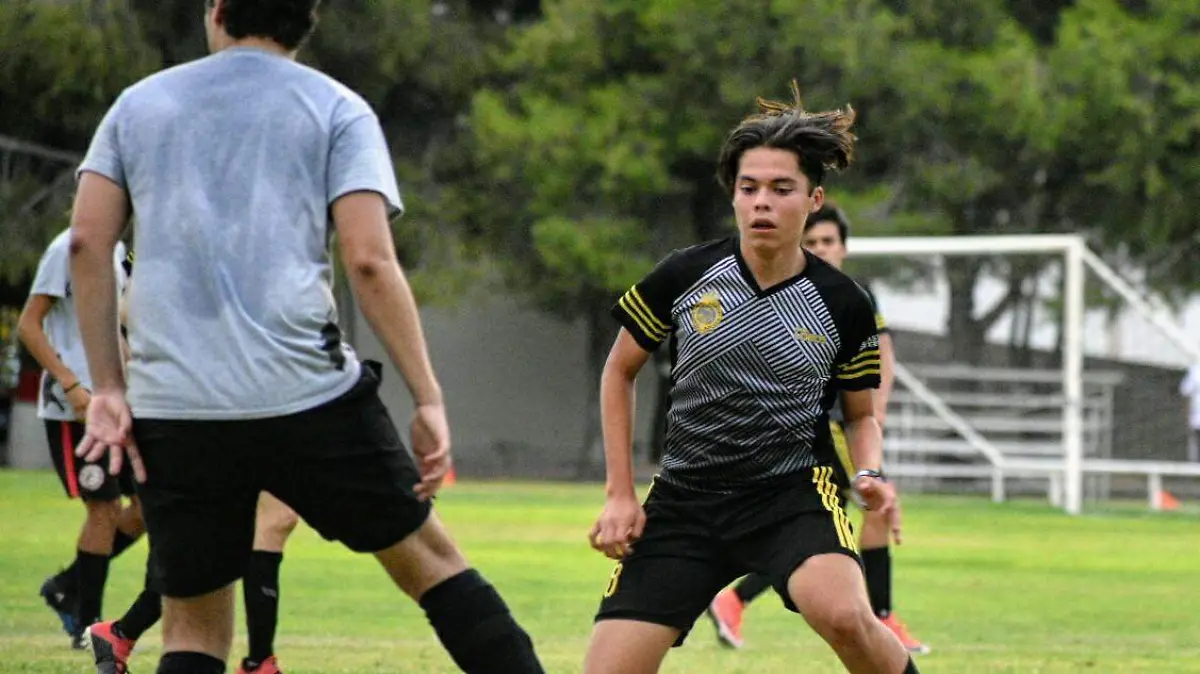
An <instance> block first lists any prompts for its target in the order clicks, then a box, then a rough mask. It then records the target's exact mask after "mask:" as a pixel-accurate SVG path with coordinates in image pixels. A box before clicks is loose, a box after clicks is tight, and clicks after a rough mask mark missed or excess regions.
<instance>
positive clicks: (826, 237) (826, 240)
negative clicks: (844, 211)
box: [804, 220, 846, 269]
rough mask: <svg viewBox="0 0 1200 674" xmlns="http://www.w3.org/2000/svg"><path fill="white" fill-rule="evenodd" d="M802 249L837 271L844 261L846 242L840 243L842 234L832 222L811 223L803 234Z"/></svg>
mask: <svg viewBox="0 0 1200 674" xmlns="http://www.w3.org/2000/svg"><path fill="white" fill-rule="evenodd" d="M804 247H805V248H807V249H808V251H809V252H810V253H812V254H813V255H816V256H817V257H819V258H821V259H822V260H825V261H826V262H828V263H829V264H831V265H833V266H834V267H837V268H838V269H841V268H842V264H843V263H844V262H845V261H846V242H845V241H842V233H841V232H840V231H838V226H837V223H836V222H833V221H832V220H821V221H820V222H815V223H813V226H812V227H809V228H808V231H806V232H804Z"/></svg>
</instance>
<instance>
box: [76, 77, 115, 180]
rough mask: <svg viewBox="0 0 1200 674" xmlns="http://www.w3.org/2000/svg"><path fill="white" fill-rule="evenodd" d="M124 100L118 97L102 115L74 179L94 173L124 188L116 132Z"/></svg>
mask: <svg viewBox="0 0 1200 674" xmlns="http://www.w3.org/2000/svg"><path fill="white" fill-rule="evenodd" d="M123 100H124V99H123V98H122V97H118V98H117V101H116V102H115V103H113V105H112V107H111V108H109V109H108V112H107V113H106V114H105V115H104V119H102V120H100V126H98V127H96V133H95V134H94V135H93V136H92V143H91V145H89V146H88V151H87V155H85V156H84V158H83V163H81V164H80V165H79V169H78V170H77V171H76V172H75V178H76V179H78V178H79V177H80V176H82V175H83V174H84V173H85V172H89V173H96V174H98V175H102V176H104V177H105V178H108V179H109V180H111V181H113V182H114V183H116V184H117V185H119V186H120V187H122V188H124V187H125V161H124V160H123V158H122V157H121V144H120V138H119V135H118V130H119V127H120V123H121V102H122V101H123Z"/></svg>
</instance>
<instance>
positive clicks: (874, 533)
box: [859, 510, 929, 653]
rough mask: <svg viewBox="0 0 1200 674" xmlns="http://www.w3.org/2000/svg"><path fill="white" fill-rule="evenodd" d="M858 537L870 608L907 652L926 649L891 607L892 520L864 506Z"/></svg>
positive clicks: (923, 651)
mask: <svg viewBox="0 0 1200 674" xmlns="http://www.w3.org/2000/svg"><path fill="white" fill-rule="evenodd" d="M859 541H860V546H861V549H862V561H863V570H864V571H865V572H866V578H867V597H868V598H869V599H870V602H871V610H872V611H873V612H874V613H875V615H876V617H878V618H879V619H880V620H881V621H883V624H884V625H885V626H887V628H888V629H889V630H891V631H892V633H893V634H895V635H896V638H898V639H899V640H900V643H902V644H904V647H905V648H906V649H908V652H910V653H928V652H929V647H928V646H926V645H925V644H923V643H921V642H920V641H918V640H917V638H916V637H914V636H913V635H912V634H910V633H909V631H908V627H907V626H906V625H905V624H904V622H903V621H901V620H900V618H899V616H897V615H896V614H895V613H894V612H893V611H892V551H891V547H890V542H891V522H890V521H889V518H888V516H887V515H883V514H880V513H879V512H876V511H872V510H864V511H863V522H862V537H861V538H860V539H859Z"/></svg>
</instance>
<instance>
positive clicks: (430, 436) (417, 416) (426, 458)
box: [409, 404, 450, 501]
mask: <svg viewBox="0 0 1200 674" xmlns="http://www.w3.org/2000/svg"><path fill="white" fill-rule="evenodd" d="M409 431H410V433H411V434H412V448H413V454H414V455H415V456H416V458H417V468H418V469H419V470H420V471H421V481H420V482H418V483H417V485H416V486H415V487H413V490H414V491H415V492H416V493H417V498H419V499H421V500H422V501H424V500H427V499H429V498H432V497H433V495H434V494H436V493H437V490H438V489H439V488H441V486H442V480H444V479H445V478H446V475H447V474H448V473H449V472H450V426H449V424H447V423H446V408H445V406H444V405H440V404H439V405H418V406H417V409H416V410H415V412H414V413H413V420H412V426H411V427H410V429H409Z"/></svg>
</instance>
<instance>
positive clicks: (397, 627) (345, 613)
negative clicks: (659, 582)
mask: <svg viewBox="0 0 1200 674" xmlns="http://www.w3.org/2000/svg"><path fill="white" fill-rule="evenodd" d="M602 499H603V493H602V489H601V488H600V487H599V486H596V485H560V484H504V483H493V484H471V483H465V484H463V483H460V484H459V485H457V486H455V487H453V488H451V489H449V490H448V491H446V492H445V493H444V495H443V496H442V497H441V498H439V512H440V513H441V516H442V518H443V519H444V520H445V521H446V522H447V524H448V525H449V527H450V528H451V530H452V532H453V534H454V536H455V537H456V539H457V540H458V541H459V543H460V544H461V545H462V547H463V548H464V550H465V551H466V553H467V555H468V557H469V558H470V559H471V561H472V562H473V563H474V564H475V565H476V566H477V567H478V568H479V569H481V570H482V571H483V573H485V574H486V575H487V576H488V577H489V578H490V579H491V580H492V581H493V582H494V583H495V584H496V586H497V587H498V588H499V589H500V591H501V593H502V594H503V595H504V597H505V598H506V599H507V600H508V602H509V604H510V605H511V607H512V609H513V611H514V613H515V614H516V615H517V617H518V619H519V620H520V621H521V622H522V624H523V625H524V626H525V627H526V629H527V630H528V631H529V632H530V634H531V635H532V636H533V638H534V640H535V642H536V644H537V647H538V650H539V653H540V655H541V657H542V659H543V662H544V663H545V666H546V669H547V671H548V672H553V673H556V674H557V673H560V672H562V673H566V672H578V671H580V663H581V661H582V657H583V653H584V650H585V648H586V645H587V639H588V634H589V631H590V629H591V618H592V614H593V612H594V611H595V609H596V605H597V602H598V600H599V598H600V593H601V592H602V591H603V589H604V587H605V585H606V583H607V580H608V575H609V572H610V570H611V563H610V562H608V561H607V560H605V559H604V558H602V557H601V556H600V555H598V554H596V553H594V552H592V551H591V550H590V549H589V548H588V547H587V543H586V540H585V535H586V532H587V530H588V527H589V526H590V525H591V522H592V520H593V518H594V517H595V515H596V514H597V513H598V512H599V509H600V506H601V504H602ZM905 505H906V508H905V514H906V542H905V545H904V546H902V547H901V548H899V549H897V550H896V605H897V609H898V613H899V614H900V615H901V616H902V617H903V618H904V620H905V621H906V622H907V623H908V624H909V627H910V628H911V629H912V631H913V632H914V634H916V636H918V637H919V638H921V639H922V640H924V641H925V642H927V643H928V644H930V645H931V646H932V647H933V653H932V654H930V655H927V656H923V657H921V658H920V660H919V661H918V664H919V666H920V668H921V671H922V672H923V673H924V674H929V673H938V672H945V673H954V674H975V673H979V674H993V673H997V674H998V673H1000V672H1007V673H1011V674H1040V673H1044V674H1051V673H1053V674H1076V673H1080V672H1095V673H1097V674H1100V673H1103V674H1110V673H1111V674H1133V673H1136V672H1146V673H1154V674H1161V673H1164V672H1165V673H1170V674H1183V673H1187V672H1197V673H1200V517H1198V516H1197V515H1196V514H1195V512H1194V511H1193V512H1192V513H1190V514H1189V513H1183V514H1180V513H1169V514H1161V513H1159V514H1150V513H1146V512H1142V511H1141V510H1140V509H1137V508H1129V509H1125V510H1116V511H1109V512H1106V513H1103V514H1090V515H1086V516H1083V517H1080V518H1070V517H1067V516H1065V515H1063V514H1061V513H1060V512H1058V511H1056V510H1053V509H1051V508H1049V507H1048V506H1044V505H1042V504H1039V503H1031V502H1016V503H1008V504H1003V505H993V504H991V503H989V502H987V501H985V500H983V499H977V498H965V497H963V498H960V497H917V496H912V497H909V498H908V499H906V502H905ZM81 516H82V511H81V508H80V506H79V504H77V503H72V502H69V501H67V500H66V499H64V498H63V497H62V492H61V489H60V487H59V485H58V483H57V481H56V479H55V477H54V475H53V474H52V473H44V472H36V473H33V472H12V471H7V472H4V471H0V672H23V673H30V674H32V673H45V674H49V673H55V674H58V673H64V672H80V673H87V672H91V671H93V670H92V669H91V667H90V661H89V660H88V658H87V656H86V654H84V653H82V652H76V651H71V650H70V649H69V648H68V645H67V639H66V637H65V635H63V633H62V632H61V630H60V629H59V626H58V622H57V620H56V619H55V618H54V616H53V615H52V614H51V612H50V611H49V610H48V609H46V608H45V607H44V605H43V604H42V602H41V599H40V597H38V596H37V588H38V586H39V585H40V584H41V581H42V579H43V578H44V577H45V576H47V575H48V574H50V573H52V572H53V571H55V570H56V569H58V568H59V567H60V566H61V565H63V564H65V563H67V562H69V557H70V556H71V555H72V554H73V547H74V540H75V537H76V535H77V533H78V527H79V524H80V522H81ZM145 554H146V548H145V544H144V543H140V542H139V544H138V545H137V546H135V547H133V548H132V549H131V550H130V551H129V552H127V553H126V554H125V555H123V556H122V557H120V558H119V559H118V560H116V561H115V562H114V563H113V566H112V570H111V572H110V575H109V587H108V593H107V595H106V598H105V615H106V616H117V615H119V614H120V613H121V612H123V611H124V609H125V608H126V606H127V605H128V603H129V602H130V601H132V600H133V598H134V597H135V596H136V594H137V592H138V590H139V585H140V583H141V581H142V577H143V569H144V563H145ZM281 583H282V587H281V595H282V600H281V601H282V607H281V618H280V628H279V638H278V642H277V650H278V654H279V656H280V661H281V663H282V664H283V666H284V667H285V668H286V670H287V672H288V673H289V674H308V673H313V674H315V673H317V672H355V673H366V674H370V673H375V672H420V673H423V674H424V673H428V674H434V673H441V672H454V671H457V670H456V669H454V667H453V665H452V663H451V662H450V660H449V658H447V657H446V656H445V655H444V654H443V653H442V650H441V648H440V647H439V645H438V644H437V641H436V639H435V638H434V636H433V634H432V631H431V630H430V629H429V627H428V625H427V624H426V623H425V620H424V617H423V615H422V614H421V612H420V610H419V609H418V608H417V607H416V606H414V605H412V604H411V603H410V602H408V601H407V599H405V598H404V597H403V596H402V595H401V594H400V593H399V591H397V590H395V589H394V588H393V587H392V586H391V585H390V583H389V581H388V580H387V578H386V576H385V575H384V573H383V572H382V570H381V569H380V568H379V567H378V566H377V564H376V563H375V562H374V560H372V559H370V558H367V557H356V556H355V555H353V554H351V553H348V552H346V551H345V550H344V549H342V548H341V547H340V546H337V545H334V544H329V543H326V542H324V541H322V540H321V539H320V538H319V537H318V536H316V535H315V534H314V533H313V532H312V531H311V530H309V529H307V528H305V527H303V525H302V526H301V528H300V529H299V530H298V531H297V533H296V535H295V536H294V538H293V539H292V541H291V542H290V543H289V547H288V549H287V551H286V553H285V557H284V564H283V570H282V580H281ZM239 621H240V617H239ZM241 634H242V631H241V630H239V641H238V643H237V644H236V645H235V648H234V651H235V653H234V658H237V657H240V655H241V654H242V651H244V648H245V642H244V637H243V636H241ZM745 637H746V642H747V646H746V648H745V649H743V650H741V651H728V650H725V649H722V648H721V647H719V646H718V645H717V643H716V641H715V639H714V636H713V630H712V628H711V626H710V625H709V624H708V622H707V621H706V620H703V619H702V620H701V621H700V622H699V623H698V624H697V625H696V629H695V630H694V631H693V632H692V635H691V637H690V638H689V639H688V642H687V644H686V645H685V646H684V647H683V648H681V649H676V650H675V651H673V652H672V654H671V655H670V656H669V657H668V658H667V664H666V666H665V667H664V670H663V671H664V672H673V673H676V674H682V673H684V672H686V673H689V674H693V673H695V674H702V673H706V672H713V673H731V674H732V673H746V674H750V673H754V674H784V673H786V674H796V673H812V674H823V673H834V672H841V671H842V669H841V668H840V666H839V665H838V663H837V660H836V659H835V658H834V656H833V655H832V653H831V652H830V651H829V650H828V648H826V647H825V646H824V645H823V644H822V643H821V642H820V641H819V640H818V639H817V638H816V637H815V636H814V635H813V634H812V633H811V632H810V631H809V630H808V628H807V626H806V625H805V624H804V622H803V621H802V620H801V619H800V618H799V617H797V616H794V615H792V614H789V613H787V612H786V611H784V610H783V608H782V607H781V606H780V603H779V601H778V600H777V599H776V598H775V597H774V596H773V595H771V594H768V595H764V597H763V598H762V599H760V600H759V602H757V603H756V604H754V605H753V607H752V608H751V609H750V610H749V611H748V613H747V624H746V629H745ZM159 644H160V639H159V632H158V629H157V628H155V629H153V630H151V631H150V632H149V633H148V634H146V635H145V636H144V637H143V639H142V643H141V644H140V645H139V648H138V650H137V651H135V653H134V658H133V660H132V661H131V669H132V671H134V672H141V673H145V672H152V671H154V667H155V665H156V662H157V654H158V647H159ZM234 658H231V663H230V671H232V670H233V667H234V666H236V661H235V659H234Z"/></svg>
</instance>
